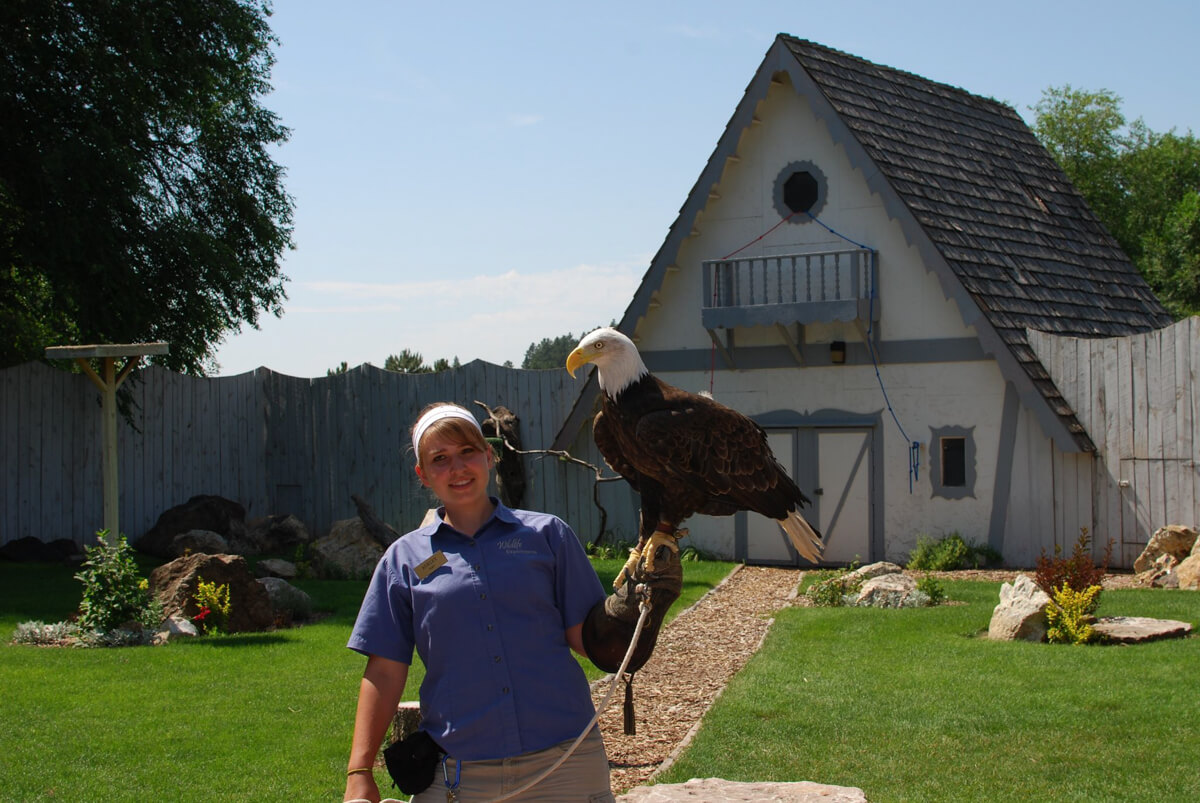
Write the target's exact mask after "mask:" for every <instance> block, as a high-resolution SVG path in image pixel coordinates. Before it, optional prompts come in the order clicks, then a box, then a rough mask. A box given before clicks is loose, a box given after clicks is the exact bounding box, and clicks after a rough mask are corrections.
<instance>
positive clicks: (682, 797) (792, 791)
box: [617, 778, 867, 803]
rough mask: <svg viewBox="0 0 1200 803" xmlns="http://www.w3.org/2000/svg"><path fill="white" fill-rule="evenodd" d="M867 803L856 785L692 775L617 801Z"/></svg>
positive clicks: (639, 789)
mask: <svg viewBox="0 0 1200 803" xmlns="http://www.w3.org/2000/svg"><path fill="white" fill-rule="evenodd" d="M676 801H691V803H696V801H704V803H752V802H754V803H867V797H866V795H864V794H863V791H862V790H861V789H859V788H857V787H853V786H830V785H829V784H823V783H813V782H812V781H792V782H787V783H766V782H754V781H752V782H742V781H726V780H724V779H722V778H692V779H691V780H690V781H688V782H687V783H671V784H656V785H655V786H639V787H636V788H634V789H630V790H629V791H628V792H626V793H625V794H623V795H620V796H619V797H618V798H617V803H676Z"/></svg>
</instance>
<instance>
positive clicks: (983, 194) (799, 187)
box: [557, 35, 1171, 566]
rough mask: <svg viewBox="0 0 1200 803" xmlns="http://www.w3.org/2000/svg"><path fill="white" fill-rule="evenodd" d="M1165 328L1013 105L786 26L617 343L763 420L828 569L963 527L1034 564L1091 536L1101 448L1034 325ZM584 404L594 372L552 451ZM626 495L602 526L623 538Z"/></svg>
mask: <svg viewBox="0 0 1200 803" xmlns="http://www.w3.org/2000/svg"><path fill="white" fill-rule="evenodd" d="M1170 323H1171V319H1170V317H1169V315H1168V314H1167V313H1166V312H1165V311H1164V309H1163V308H1162V306H1161V305H1160V304H1159V303H1158V301H1157V300H1156V299H1155V298H1154V296H1153V295H1152V293H1151V292H1150V290H1149V288H1148V287H1147V285H1146V284H1145V282H1144V281H1143V280H1142V279H1141V277H1140V276H1139V275H1138V274H1137V272H1136V270H1135V269H1134V268H1133V266H1132V265H1131V264H1130V262H1129V260H1128V259H1127V257H1126V256H1125V255H1124V254H1123V253H1122V252H1121V250H1120V248H1119V247H1118V245H1117V244H1116V242H1115V241H1114V240H1113V239H1112V237H1110V236H1109V235H1108V233H1107V232H1105V231H1104V229H1103V227H1102V226H1101V225H1100V223H1099V222H1098V221H1097V219H1096V217H1095V215H1094V214H1093V213H1092V212H1091V210H1090V209H1088V207H1087V206H1086V204H1085V203H1084V201H1083V199H1082V197H1081V196H1080V195H1079V193H1078V192H1077V191H1076V189H1075V188H1074V187H1073V186H1072V185H1071V184H1070V182H1069V181H1068V180H1067V178H1066V176H1065V175H1064V174H1063V173H1062V171H1061V170H1060V169H1059V168H1058V166H1057V165H1056V164H1055V163H1054V161H1053V159H1052V158H1051V157H1050V155H1049V154H1048V153H1047V152H1046V151H1045V149H1044V148H1043V147H1042V146H1041V145H1040V144H1039V143H1038V141H1037V139H1036V138H1035V137H1034V135H1033V133H1032V132H1031V131H1030V130H1029V128H1028V127H1027V126H1026V125H1025V123H1024V122H1023V121H1022V120H1021V118H1020V117H1019V116H1018V115H1017V113H1016V112H1015V111H1014V110H1013V109H1011V108H1010V107H1008V106H1006V105H1004V104H1002V103H999V102H997V101H994V100H991V99H988V98H982V97H978V96H975V95H971V94H969V93H967V92H965V91H963V90H961V89H957V88H955V87H951V86H947V85H944V84H938V83H935V82H933V81H929V80H926V79H924V78H921V77H919V76H916V75H912V74H909V73H905V72H902V71H900V70H896V69H892V68H890V67H884V66H880V65H876V64H872V63H870V62H867V61H864V60H862V59H860V58H856V57H854V56H850V55H847V54H845V53H841V52H838V51H836V50H831V49H829V48H826V47H823V46H821V45H817V44H814V43H812V42H807V41H804V40H800V39H796V38H793V37H791V36H786V35H780V36H779V37H777V38H776V40H775V42H774V44H773V45H772V46H771V48H770V50H769V51H768V52H767V55H766V58H765V59H764V60H763V62H762V65H761V66H760V67H759V68H758V71H757V73H756V74H755V75H754V78H753V80H751V82H750V84H749V86H748V87H747V89H746V93H745V95H744V97H743V98H742V101H741V102H740V103H739V104H738V107H737V109H736V110H735V111H734V113H733V116H732V118H731V119H730V122H729V124H728V125H727V127H726V129H725V131H724V133H723V134H722V136H721V138H720V140H719V142H718V143H717V146H716V149H715V151H714V152H713V154H712V156H711V158H710V159H709V160H708V163H707V164H706V165H705V166H704V169H703V171H702V172H701V174H700V178H699V180H698V181H697V182H696V185H695V186H694V187H693V188H692V191H691V193H690V194H689V195H688V198H687V201H686V202H685V203H684V205H683V207H682V209H681V210H680V214H679V217H678V218H677V220H676V221H675V223H674V225H673V226H672V227H671V229H670V232H669V234H668V235H667V238H666V241H665V242H664V243H663V245H662V248H661V249H660V250H659V252H658V254H657V255H656V256H655V257H654V259H653V261H652V263H651V265H650V267H649V269H648V270H647V272H646V274H645V277H644V278H643V280H642V283H641V286H640V288H639V289H638V291H637V293H636V295H635V296H634V298H633V301H632V303H631V304H630V305H629V307H628V309H627V311H626V313H625V315H624V317H623V318H622V320H621V322H620V324H619V328H620V329H621V330H622V331H624V332H626V333H627V334H629V335H631V336H632V337H633V338H634V340H635V342H636V343H637V344H638V347H639V349H640V351H641V353H642V356H643V358H644V359H645V362H646V364H647V366H648V367H649V368H650V370H652V371H654V372H655V373H656V374H658V375H659V376H661V377H662V378H663V379H665V380H666V381H668V382H671V383H673V384H676V385H678V386H680V387H684V388H687V389H689V390H692V391H707V390H710V389H711V390H712V392H713V395H714V396H715V398H716V399H717V400H718V401H721V402H723V403H725V404H727V405H729V406H731V407H734V408H735V409H738V410H740V411H742V412H743V413H745V414H747V415H749V416H751V417H752V418H754V419H755V420H756V421H758V422H759V424H760V425H762V426H763V427H764V428H765V429H766V430H767V431H768V436H769V439H770V443H771V445H772V447H773V448H774V450H775V452H776V455H777V456H778V457H779V458H780V459H781V461H782V462H783V463H784V464H785V465H786V466H788V467H789V468H791V469H792V470H793V473H794V476H795V477H796V478H797V481H798V484H799V485H800V487H801V489H802V490H804V492H805V493H806V494H808V495H809V496H810V497H811V498H812V499H813V501H814V509H813V510H812V511H811V514H812V519H813V521H814V523H816V525H817V526H818V528H819V529H820V530H821V531H822V532H823V533H824V534H825V537H826V544H827V546H826V553H825V557H826V560H827V561H828V563H830V564H845V563H848V562H851V561H854V560H856V559H857V560H860V561H862V562H867V561H874V560H881V559H890V560H903V559H904V558H906V556H907V554H908V552H909V551H910V550H911V549H912V548H913V546H914V545H915V544H916V541H917V539H918V537H919V536H922V535H926V536H929V537H932V538H940V537H943V536H945V535H948V534H950V533H953V532H957V533H959V534H961V535H962V536H963V537H964V538H966V539H968V540H970V541H972V542H974V543H977V544H987V545H990V546H991V547H992V548H994V549H995V550H997V551H998V552H1000V553H1001V554H1002V555H1003V557H1004V560H1005V562H1006V563H1007V564H1008V565H1013V566H1032V565H1033V564H1034V563H1035V561H1036V559H1037V557H1038V555H1039V554H1041V552H1042V550H1043V549H1045V550H1052V549H1053V548H1054V546H1055V545H1056V544H1057V545H1066V546H1067V547H1069V546H1070V544H1072V543H1073V542H1074V541H1075V539H1076V538H1077V536H1078V535H1079V532H1080V528H1081V527H1089V526H1090V525H1091V521H1092V518H1091V502H1090V493H1091V492H1090V487H1091V482H1092V479H1091V478H1092V463H1093V459H1094V458H1093V452H1094V448H1095V447H1094V444H1093V442H1092V440H1091V438H1090V437H1089V434H1088V433H1087V432H1086V431H1085V430H1084V428H1083V426H1081V424H1080V422H1079V421H1078V420H1077V418H1076V416H1075V414H1074V413H1073V411H1072V408H1071V407H1070V405H1069V404H1068V403H1067V402H1066V401H1065V400H1064V398H1063V397H1062V395H1061V394H1060V393H1059V390H1058V389H1057V388H1056V386H1055V384H1054V382H1053V381H1052V380H1051V379H1050V377H1049V375H1048V374H1047V372H1046V370H1045V368H1044V367H1043V365H1042V364H1041V363H1040V362H1039V361H1038V358H1037V355H1036V354H1035V352H1034V351H1033V350H1032V349H1031V348H1030V345H1029V342H1028V338H1027V333H1026V330H1027V329H1031V330H1037V331H1043V332H1051V333H1056V334H1060V335H1071V336H1077V337H1087V338H1107V337H1113V336H1121V335H1129V334H1133V333H1138V332H1146V331H1150V330H1154V329H1158V328H1161V327H1164V326H1166V325H1168V324H1170ZM596 393H597V388H596V384H595V377H594V375H593V376H591V377H589V379H588V381H587V383H586V385H585V386H584V389H583V390H582V392H581V395H580V398H579V401H578V403H577V404H576V406H575V408H574V411H573V412H572V414H571V416H570V417H569V419H568V420H567V422H566V423H565V424H564V427H563V429H562V430H561V433H560V436H559V438H558V442H557V445H558V446H560V447H565V448H569V449H571V450H572V451H573V452H575V453H584V452H587V450H588V449H589V444H590V439H591V426H590V420H591V415H592V412H593V411H594V409H595V403H596ZM593 454H594V452H593ZM621 486H622V490H621V491H606V493H607V494H608V495H609V499H610V500H612V501H611V502H610V509H609V523H610V526H613V527H614V528H615V529H616V530H617V531H618V532H619V533H621V534H629V533H634V532H636V515H637V514H636V501H635V498H634V497H633V495H632V492H629V491H628V490H627V489H625V486H624V483H622V484H621ZM614 510H615V511H616V513H614ZM614 518H615V521H614ZM687 526H688V527H689V529H690V531H691V537H692V539H693V540H692V543H694V544H695V545H696V546H697V547H699V548H701V549H704V550H708V551H710V552H713V553H717V554H720V555H723V556H726V557H730V558H735V559H740V560H747V561H749V562H753V563H766V564H771V563H786V564H790V563H794V562H796V561H797V559H796V556H795V555H794V553H793V552H792V550H791V547H790V545H788V544H787V543H786V541H785V539H784V538H783V536H782V535H781V533H780V532H779V530H778V528H777V527H776V525H775V524H774V523H773V522H771V521H769V520H766V519H763V518H761V517H759V516H756V515H753V514H750V515H747V514H739V515H737V516H734V517H729V518H709V517H705V516H696V517H694V518H692V519H691V520H690V521H689V522H688V524H687ZM1094 535H1095V536H1096V539H1095V540H1096V541H1098V542H1103V541H1104V540H1105V537H1106V534H1105V533H1094Z"/></svg>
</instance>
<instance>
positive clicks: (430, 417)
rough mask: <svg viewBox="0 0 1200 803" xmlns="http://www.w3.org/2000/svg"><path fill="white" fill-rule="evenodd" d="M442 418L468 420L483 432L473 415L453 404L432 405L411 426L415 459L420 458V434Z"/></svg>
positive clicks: (480, 432)
mask: <svg viewBox="0 0 1200 803" xmlns="http://www.w3.org/2000/svg"><path fill="white" fill-rule="evenodd" d="M443 418H461V419H462V420H463V421H470V422H471V424H472V425H474V427H475V429H477V430H479V434H480V435H482V434H483V428H482V427H480V426H479V422H478V421H476V420H475V416H473V415H471V414H470V413H469V412H467V411H466V410H464V409H463V408H461V407H459V406H458V405H455V404H443V405H440V406H438V407H434V408H433V409H432V410H430V411H429V412H427V413H425V415H423V416H421V417H420V418H418V419H417V425H416V426H415V427H413V438H412V441H413V452H415V453H416V455H417V459H418V460H419V459H420V458H421V450H420V448H419V446H420V444H421V436H422V435H424V434H425V430H427V429H429V426H430V425H431V424H433V423H434V422H436V421H441V420H442V419H443Z"/></svg>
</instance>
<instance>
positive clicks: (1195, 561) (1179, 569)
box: [1175, 541, 1200, 591]
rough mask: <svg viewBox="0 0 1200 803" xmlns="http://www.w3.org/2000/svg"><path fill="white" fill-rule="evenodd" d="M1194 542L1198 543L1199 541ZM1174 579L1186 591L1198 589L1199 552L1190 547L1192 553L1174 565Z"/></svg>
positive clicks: (1199, 578) (1199, 577) (1199, 587)
mask: <svg viewBox="0 0 1200 803" xmlns="http://www.w3.org/2000/svg"><path fill="white" fill-rule="evenodd" d="M1196 543H1198V544H1200V541H1197V542H1196ZM1175 579H1176V580H1177V581H1178V582H1179V587H1180V588H1184V589H1187V590H1188V591H1200V553H1197V552H1196V550H1195V549H1194V548H1193V549H1192V554H1190V555H1188V556H1187V557H1186V558H1184V559H1183V560H1182V561H1181V562H1180V564H1179V565H1178V566H1176V567H1175Z"/></svg>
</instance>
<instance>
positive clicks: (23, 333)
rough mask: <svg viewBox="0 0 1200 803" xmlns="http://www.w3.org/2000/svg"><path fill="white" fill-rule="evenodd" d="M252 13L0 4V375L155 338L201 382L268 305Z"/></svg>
mask: <svg viewBox="0 0 1200 803" xmlns="http://www.w3.org/2000/svg"><path fill="white" fill-rule="evenodd" d="M269 15H270V8H269V7H268V6H267V5H266V4H265V3H264V2H261V0H6V2H5V3H3V4H2V5H0V119H2V120H3V121H4V122H3V124H2V125H0V366H2V365H11V364H15V363H19V362H23V361H26V360H30V359H36V358H39V357H41V355H42V349H43V348H44V347H45V346H47V345H55V344H69V343H93V342H101V343H102V342H116V343H125V342H136V341H151V340H163V341H167V342H169V343H170V345H171V353H170V355H168V356H165V357H161V358H155V360H156V361H157V362H161V363H163V364H165V365H167V366H168V367H171V368H174V369H177V370H182V371H188V372H193V373H203V372H204V371H205V370H207V369H211V368H212V367H213V353H214V348H215V346H216V345H217V344H218V343H220V341H221V340H222V338H223V337H225V336H226V335H228V334H230V333H234V332H236V331H237V330H238V329H239V328H240V327H241V326H242V325H243V324H249V325H252V326H254V325H257V321H258V316H259V314H260V313H261V312H264V311H265V312H270V313H273V314H279V313H280V312H281V311H282V307H281V304H282V301H283V300H284V299H285V298H286V295H285V292H284V286H283V284H284V281H285V277H284V276H283V274H282V272H281V269H280V264H279V260H280V256H281V255H282V253H283V252H284V250H285V249H287V248H288V247H290V246H291V236H292V229H291V223H292V211H293V203H292V199H291V198H290V197H289V196H288V195H287V193H286V191H285V189H284V187H283V169H282V168H281V167H280V166H279V165H278V164H276V163H275V161H274V160H273V159H272V158H271V155H270V152H269V151H270V148H271V147H273V146H275V145H277V144H278V143H281V142H283V141H284V140H285V139H286V138H287V133H288V132H287V129H286V128H284V127H283V126H282V125H281V123H280V121H279V120H278V118H277V117H276V116H275V115H274V114H273V113H271V112H270V111H268V110H266V109H265V108H264V107H263V106H262V105H261V104H260V98H261V97H262V96H264V95H265V94H266V93H267V92H268V91H269V90H270V85H269V84H268V79H269V75H270V69H271V66H272V64H273V61H274V58H273V55H272V53H271V50H270V47H271V45H272V43H273V42H274V41H275V40H274V36H273V34H272V33H271V30H270V28H269V27H268V24H267V18H268V17H269Z"/></svg>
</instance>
